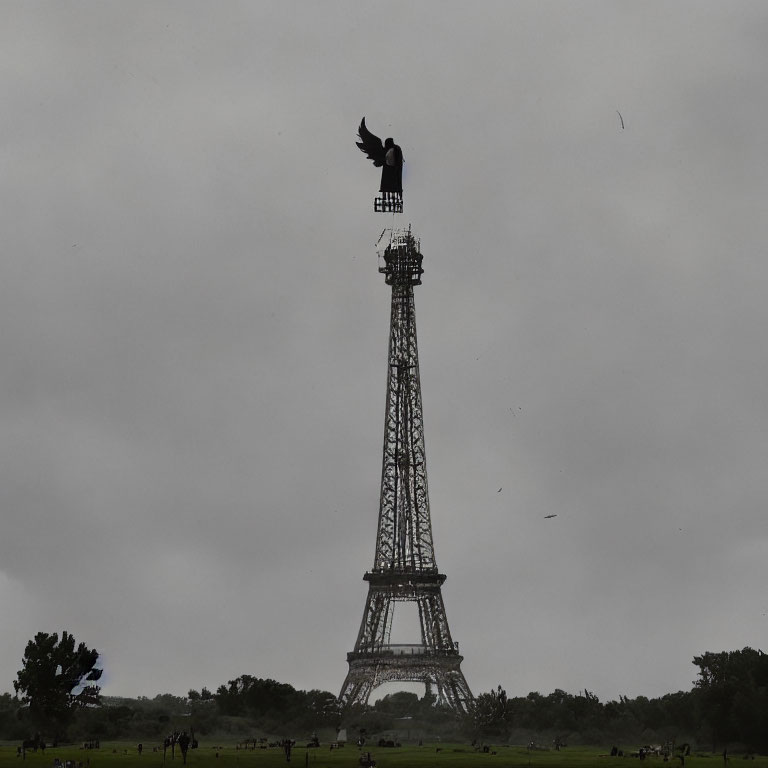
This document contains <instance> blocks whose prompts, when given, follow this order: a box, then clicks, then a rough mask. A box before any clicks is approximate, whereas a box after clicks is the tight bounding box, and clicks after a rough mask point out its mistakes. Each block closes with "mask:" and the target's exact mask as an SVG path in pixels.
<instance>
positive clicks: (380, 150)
mask: <svg viewBox="0 0 768 768" xmlns="http://www.w3.org/2000/svg"><path fill="white" fill-rule="evenodd" d="M357 135H358V136H359V137H360V141H357V142H355V143H356V144H357V146H358V147H360V151H361V152H365V154H366V155H367V156H368V159H369V160H373V164H374V165H375V166H376V167H377V168H379V167H381V166H382V165H384V157H385V154H386V153H385V152H384V144H383V142H382V141H381V139H380V138H379V137H378V136H374V135H373V134H372V133H371V132H370V131H369V130H368V129H367V128H366V127H365V118H363V119H362V120H361V121H360V127H359V128H358V129H357Z"/></svg>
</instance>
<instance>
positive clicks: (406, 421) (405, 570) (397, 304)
mask: <svg viewBox="0 0 768 768" xmlns="http://www.w3.org/2000/svg"><path fill="white" fill-rule="evenodd" d="M419 248H420V244H419V242H418V241H417V240H416V239H415V238H414V236H413V235H412V234H411V230H410V228H409V229H408V230H392V232H391V237H390V241H389V244H388V245H387V246H386V248H385V250H384V252H383V254H382V259H381V262H380V265H379V272H382V273H384V275H385V280H386V283H387V285H390V286H392V308H391V321H390V331H389V357H388V373H387V410H386V416H385V425H384V457H383V462H382V471H381V498H380V504H379V522H378V529H377V533H376V554H375V557H374V562H373V568H372V570H370V571H368V572H367V573H366V574H365V576H364V577H363V578H364V580H365V581H367V582H368V597H367V600H366V604H365V610H364V611H363V620H362V623H361V624H360V631H359V633H358V635H357V641H356V643H355V649H354V651H352V652H351V653H348V654H347V661H348V662H349V672H348V673H347V677H346V680H345V681H344V685H343V686H342V688H341V693H340V695H339V699H340V702H341V704H342V706H344V707H348V706H350V705H352V704H366V703H367V702H368V697H369V696H370V694H371V692H372V691H373V690H374V689H375V688H377V687H378V686H379V685H381V684H382V683H386V682H391V681H409V682H420V683H424V684H425V685H426V689H427V691H430V692H433V693H435V695H436V697H437V703H438V704H442V705H447V706H449V707H451V708H452V709H454V710H456V711H458V712H465V711H467V710H468V709H469V708H470V706H471V703H472V693H471V692H470V690H469V686H468V685H467V681H466V680H465V679H464V675H463V673H462V672H461V669H460V665H461V662H462V659H463V657H462V656H461V655H459V650H458V643H454V642H453V640H452V639H451V631H450V629H449V628H448V620H447V618H446V615H445V606H444V605H443V597H442V593H441V587H442V585H443V582H444V581H445V575H444V574H442V573H440V572H439V571H438V570H437V563H436V561H435V550H434V546H433V543H432V523H431V519H430V512H429V495H428V493H427V465H426V455H425V450H424V421H423V416H422V407H421V383H420V380H419V355H418V348H417V344H416V315H415V305H414V300H413V287H414V285H421V275H422V273H423V272H424V270H423V269H422V266H421V263H422V255H421V253H420V252H419ZM398 602H411V603H415V604H416V606H417V608H418V615H419V624H420V628H421V644H411V645H394V644H392V643H390V632H391V628H392V616H393V613H394V608H395V604H396V603H398Z"/></svg>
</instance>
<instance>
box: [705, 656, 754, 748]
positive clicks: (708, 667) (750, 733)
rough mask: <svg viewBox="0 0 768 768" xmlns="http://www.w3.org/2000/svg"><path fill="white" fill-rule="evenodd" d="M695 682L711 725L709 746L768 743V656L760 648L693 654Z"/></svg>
mask: <svg viewBox="0 0 768 768" xmlns="http://www.w3.org/2000/svg"><path fill="white" fill-rule="evenodd" d="M693 663H694V664H695V665H696V666H697V667H698V668H699V679H698V680H696V681H695V682H694V685H695V686H696V688H697V689H699V691H700V692H701V707H702V715H703V718H704V719H705V720H706V721H707V723H708V724H709V727H710V732H711V736H712V749H713V750H714V749H716V747H717V745H718V744H726V743H727V742H728V741H730V740H738V741H741V742H744V743H746V744H749V745H751V746H752V747H759V748H761V749H763V748H765V746H766V745H768V736H766V732H765V727H764V724H765V721H766V718H768V656H767V655H766V654H764V653H763V652H762V651H755V650H753V649H752V648H744V649H742V650H741V651H722V652H721V653H712V652H707V653H704V654H702V655H701V656H696V657H694V659H693Z"/></svg>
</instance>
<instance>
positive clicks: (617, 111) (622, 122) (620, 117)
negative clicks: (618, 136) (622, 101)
mask: <svg viewBox="0 0 768 768" xmlns="http://www.w3.org/2000/svg"><path fill="white" fill-rule="evenodd" d="M616 114H617V115H618V116H619V120H620V121H621V130H622V131H623V130H624V118H623V117H622V116H621V112H619V110H618V109H617V110H616Z"/></svg>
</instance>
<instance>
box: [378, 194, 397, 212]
mask: <svg viewBox="0 0 768 768" xmlns="http://www.w3.org/2000/svg"><path fill="white" fill-rule="evenodd" d="M373 210H374V211H376V213H402V212H403V193H402V192H382V193H381V194H380V195H378V196H377V197H376V198H374V200H373Z"/></svg>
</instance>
